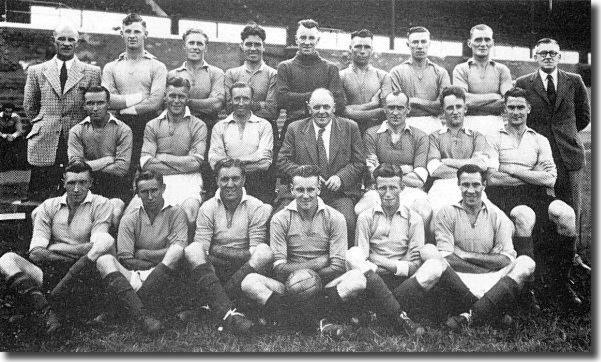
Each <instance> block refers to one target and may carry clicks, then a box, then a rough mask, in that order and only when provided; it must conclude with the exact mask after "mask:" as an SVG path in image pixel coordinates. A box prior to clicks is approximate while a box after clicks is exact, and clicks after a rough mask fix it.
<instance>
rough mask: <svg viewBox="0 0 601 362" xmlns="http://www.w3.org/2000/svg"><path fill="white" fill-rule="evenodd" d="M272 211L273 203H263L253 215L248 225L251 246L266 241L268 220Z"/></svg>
mask: <svg viewBox="0 0 601 362" xmlns="http://www.w3.org/2000/svg"><path fill="white" fill-rule="evenodd" d="M271 211H272V207H271V205H267V204H262V205H260V206H259V207H258V208H257V209H256V210H255V211H254V213H253V214H252V215H251V219H250V222H249V225H248V244H249V247H250V248H252V247H255V246H257V245H259V244H261V243H265V242H266V237H267V221H269V216H270V215H271Z"/></svg>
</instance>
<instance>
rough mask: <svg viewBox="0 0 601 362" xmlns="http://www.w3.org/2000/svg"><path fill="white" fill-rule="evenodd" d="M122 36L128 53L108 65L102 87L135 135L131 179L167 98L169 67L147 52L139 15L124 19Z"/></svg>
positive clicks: (142, 21)
mask: <svg viewBox="0 0 601 362" xmlns="http://www.w3.org/2000/svg"><path fill="white" fill-rule="evenodd" d="M121 37H122V38H123V41H124V43H125V52H124V53H121V54H119V57H118V58H117V59H116V60H113V61H112V62H110V63H108V64H107V65H105V66H104V71H103V72H102V85H103V86H104V87H105V88H106V89H108V90H109V92H110V93H111V96H110V98H111V106H110V108H111V109H115V110H117V111H119V114H120V117H119V118H120V119H121V120H122V121H123V122H125V124H127V125H128V126H129V127H130V128H131V130H132V134H133V143H132V154H131V160H132V162H131V164H130V171H129V177H130V178H131V177H133V174H134V173H135V171H136V169H137V167H138V165H139V163H138V162H139V160H140V152H141V151H142V143H143V140H144V128H145V127H146V122H148V121H150V120H151V119H153V118H154V117H156V116H157V112H158V111H159V109H160V108H161V103H162V100H163V96H164V95H165V83H166V80H167V78H166V77H167V68H166V67H165V64H163V63H161V62H160V61H159V60H157V58H156V57H155V56H154V55H152V54H150V53H149V52H147V51H146V49H145V42H146V38H147V37H148V30H146V22H145V21H144V20H143V19H142V18H141V17H140V16H139V15H138V14H129V15H127V16H126V17H125V18H123V21H122V26H121Z"/></svg>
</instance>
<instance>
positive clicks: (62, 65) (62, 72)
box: [54, 57, 75, 92]
mask: <svg viewBox="0 0 601 362" xmlns="http://www.w3.org/2000/svg"><path fill="white" fill-rule="evenodd" d="M54 60H55V61H56V66H57V68H58V72H59V79H60V82H61V92H64V91H65V84H67V74H68V72H69V69H71V66H73V61H74V60H75V58H71V59H69V60H67V61H62V60H60V59H58V58H57V57H54Z"/></svg>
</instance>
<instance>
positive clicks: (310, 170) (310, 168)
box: [290, 165, 321, 181]
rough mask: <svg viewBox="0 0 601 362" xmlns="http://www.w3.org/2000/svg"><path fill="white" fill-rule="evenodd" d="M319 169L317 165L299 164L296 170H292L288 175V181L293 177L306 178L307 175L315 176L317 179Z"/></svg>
mask: <svg viewBox="0 0 601 362" xmlns="http://www.w3.org/2000/svg"><path fill="white" fill-rule="evenodd" d="M320 173H321V170H320V169H319V166H315V165H301V166H299V167H298V168H297V169H296V170H294V171H293V172H292V175H291V177H290V181H292V180H294V178H295V177H297V176H298V177H303V178H307V177H317V179H318V180H319V176H320Z"/></svg>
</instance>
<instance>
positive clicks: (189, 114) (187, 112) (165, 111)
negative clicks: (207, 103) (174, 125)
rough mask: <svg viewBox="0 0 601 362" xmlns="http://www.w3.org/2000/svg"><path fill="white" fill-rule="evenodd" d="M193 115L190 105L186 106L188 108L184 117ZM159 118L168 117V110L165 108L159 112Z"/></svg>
mask: <svg viewBox="0 0 601 362" xmlns="http://www.w3.org/2000/svg"><path fill="white" fill-rule="evenodd" d="M191 116H192V113H191V112H190V108H188V106H186V109H185V110H184V118H188V117H191ZM157 118H159V119H166V118H167V110H166V109H165V110H164V111H163V112H161V114H159V116H158V117H157Z"/></svg>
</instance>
